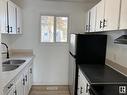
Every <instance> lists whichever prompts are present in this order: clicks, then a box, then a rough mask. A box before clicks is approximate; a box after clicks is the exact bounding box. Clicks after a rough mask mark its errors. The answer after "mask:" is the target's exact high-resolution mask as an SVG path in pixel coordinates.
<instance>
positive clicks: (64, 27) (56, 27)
mask: <svg viewBox="0 0 127 95" xmlns="http://www.w3.org/2000/svg"><path fill="white" fill-rule="evenodd" d="M67 34H68V17H66V16H41V42H67Z"/></svg>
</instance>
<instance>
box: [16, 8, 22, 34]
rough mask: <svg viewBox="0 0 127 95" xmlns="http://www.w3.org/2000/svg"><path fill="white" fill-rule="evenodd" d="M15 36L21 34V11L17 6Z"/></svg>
mask: <svg viewBox="0 0 127 95" xmlns="http://www.w3.org/2000/svg"><path fill="white" fill-rule="evenodd" d="M16 16H17V30H16V31H17V34H22V10H21V8H20V7H18V6H17V15H16Z"/></svg>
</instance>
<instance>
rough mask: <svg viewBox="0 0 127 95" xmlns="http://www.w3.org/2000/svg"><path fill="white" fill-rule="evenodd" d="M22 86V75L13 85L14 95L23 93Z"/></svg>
mask: <svg viewBox="0 0 127 95" xmlns="http://www.w3.org/2000/svg"><path fill="white" fill-rule="evenodd" d="M23 86H24V85H23V75H21V76H20V77H19V79H18V80H17V81H16V83H15V87H16V93H17V94H16V95H23V91H24V90H23V88H24V87H23Z"/></svg>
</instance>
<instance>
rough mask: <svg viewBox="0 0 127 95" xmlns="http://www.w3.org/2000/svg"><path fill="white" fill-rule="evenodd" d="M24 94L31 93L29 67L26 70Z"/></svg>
mask: <svg viewBox="0 0 127 95" xmlns="http://www.w3.org/2000/svg"><path fill="white" fill-rule="evenodd" d="M23 80H24V94H23V95H28V93H29V68H28V69H27V70H26V71H25V72H24V79H23Z"/></svg>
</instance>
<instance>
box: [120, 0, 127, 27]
mask: <svg viewBox="0 0 127 95" xmlns="http://www.w3.org/2000/svg"><path fill="white" fill-rule="evenodd" d="M120 29H127V0H121V14H120Z"/></svg>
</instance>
